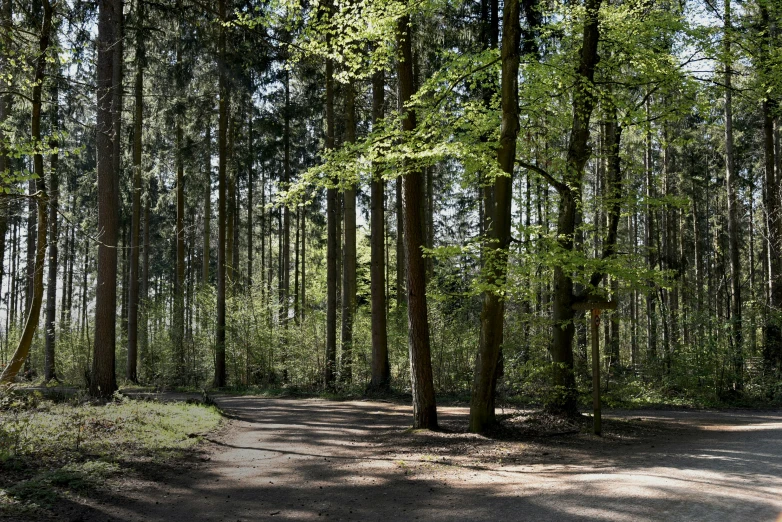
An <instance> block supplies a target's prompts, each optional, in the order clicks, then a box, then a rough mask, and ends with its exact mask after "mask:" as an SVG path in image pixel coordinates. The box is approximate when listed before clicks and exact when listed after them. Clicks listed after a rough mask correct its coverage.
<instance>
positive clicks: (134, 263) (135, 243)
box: [125, 0, 145, 382]
mask: <svg viewBox="0 0 782 522" xmlns="http://www.w3.org/2000/svg"><path fill="white" fill-rule="evenodd" d="M136 24H137V27H136V79H135V84H134V97H135V107H134V113H133V202H132V217H131V224H130V276H129V278H128V279H129V281H128V283H129V284H128V353H127V365H126V372H125V374H126V377H127V379H128V380H129V381H130V382H138V307H139V255H140V248H139V246H140V245H139V240H140V235H141V168H142V167H141V152H142V150H141V147H142V143H143V141H142V134H143V132H144V65H145V63H144V60H145V49H144V36H143V26H144V0H136Z"/></svg>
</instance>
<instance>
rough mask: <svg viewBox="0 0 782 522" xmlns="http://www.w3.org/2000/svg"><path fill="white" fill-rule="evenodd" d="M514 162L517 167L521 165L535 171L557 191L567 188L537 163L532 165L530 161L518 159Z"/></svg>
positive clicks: (564, 190)
mask: <svg viewBox="0 0 782 522" xmlns="http://www.w3.org/2000/svg"><path fill="white" fill-rule="evenodd" d="M516 164H517V165H518V166H519V167H522V168H525V169H529V170H532V171H534V172H537V173H538V174H539V175H540V176H541V177H542V178H543V179H545V180H546V181H548V182H549V184H550V185H551V186H552V187H554V188H555V189H556V190H557V192H559V193H562V192H566V191H567V190H568V186H567V185H565V184H564V183H562V182H561V181H559V180H557V179H556V178H554V176H552V175H551V174H549V173H548V172H547V171H545V170H544V169H542V168H540V167H538V166H537V165H533V164H532V163H527V162H526V161H522V160H520V159H516Z"/></svg>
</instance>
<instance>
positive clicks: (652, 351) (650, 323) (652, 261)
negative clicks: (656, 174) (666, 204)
mask: <svg viewBox="0 0 782 522" xmlns="http://www.w3.org/2000/svg"><path fill="white" fill-rule="evenodd" d="M650 103H651V102H649V101H648V100H647V103H646V117H647V120H648V119H649V115H650V109H649V106H650ZM652 161H653V160H652V131H651V128H648V129H647V130H646V137H645V152H644V172H645V178H646V179H645V185H646V199H647V201H651V199H652V198H653V197H655V191H654V178H653V172H652V171H653V164H652ZM654 220H655V216H654V207H653V206H652V205H651V204H650V203H647V204H646V216H645V227H644V228H645V230H644V247H645V249H646V257H647V263H648V265H649V270H655V268H656V267H657V252H656V250H655V247H654V237H655V226H654ZM648 286H649V288H648V290H647V293H646V342H647V347H646V363H647V365H648V366H652V365H653V364H655V363H656V362H657V310H656V307H657V289H656V285H655V284H654V282H653V281H649V284H648Z"/></svg>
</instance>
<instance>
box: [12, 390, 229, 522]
mask: <svg viewBox="0 0 782 522" xmlns="http://www.w3.org/2000/svg"><path fill="white" fill-rule="evenodd" d="M219 422H220V414H219V412H218V411H217V409H215V408H214V407H211V406H203V405H199V404H186V403H162V402H155V401H144V400H132V399H128V398H126V397H123V396H120V395H116V396H115V398H114V400H112V401H110V402H107V403H105V404H99V403H90V402H84V401H82V400H80V399H79V398H75V397H72V398H69V399H66V400H63V401H58V402H55V401H52V400H48V399H44V397H43V396H42V395H41V394H40V393H38V392H33V393H30V392H27V391H20V390H17V391H14V390H10V391H9V390H5V391H0V513H5V514H9V513H10V514H15V513H17V514H23V513H27V514H28V515H29V514H31V513H32V516H35V515H34V514H35V512H36V511H38V510H47V509H51V508H53V507H55V506H56V504H57V502H58V501H59V500H61V499H63V498H65V497H69V496H72V495H80V494H89V493H90V492H92V491H97V490H99V489H101V488H105V487H107V486H108V485H110V484H111V482H112V480H113V479H116V478H120V477H122V476H124V475H126V474H132V473H134V471H133V470H134V469H138V468H139V466H140V465H143V464H144V463H160V462H165V461H167V460H169V459H177V458H180V457H182V456H184V455H185V454H186V452H187V451H188V450H189V449H191V448H192V447H193V446H194V445H195V444H196V443H197V442H198V441H199V440H200V439H201V436H202V435H203V434H205V433H206V432H208V431H211V430H212V429H214V428H215V427H216V426H217V425H218V424H219Z"/></svg>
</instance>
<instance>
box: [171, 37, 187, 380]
mask: <svg viewBox="0 0 782 522" xmlns="http://www.w3.org/2000/svg"><path fill="white" fill-rule="evenodd" d="M181 25H182V24H181V23H180V30H181ZM176 47H177V49H176V69H177V71H176V84H177V86H176V87H177V89H176V90H177V96H179V97H180V98H181V97H182V96H184V79H183V77H182V76H183V71H182V70H181V63H182V46H181V43H180V42H179V39H177V46H176ZM181 110H182V109H180V111H181ZM183 117H184V116H183V114H177V115H176V116H175V118H176V142H175V147H176V151H175V154H176V274H175V275H176V277H175V278H174V317H173V325H172V326H173V331H172V334H173V335H172V338H173V339H172V340H173V344H174V356H175V358H176V361H175V364H176V368H175V370H174V375H175V379H176V381H178V382H179V383H182V382H183V379H184V370H185V346H184V341H185V166H184V158H183V151H182V148H183V146H184V145H183V140H184V131H183V129H182V119H183Z"/></svg>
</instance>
